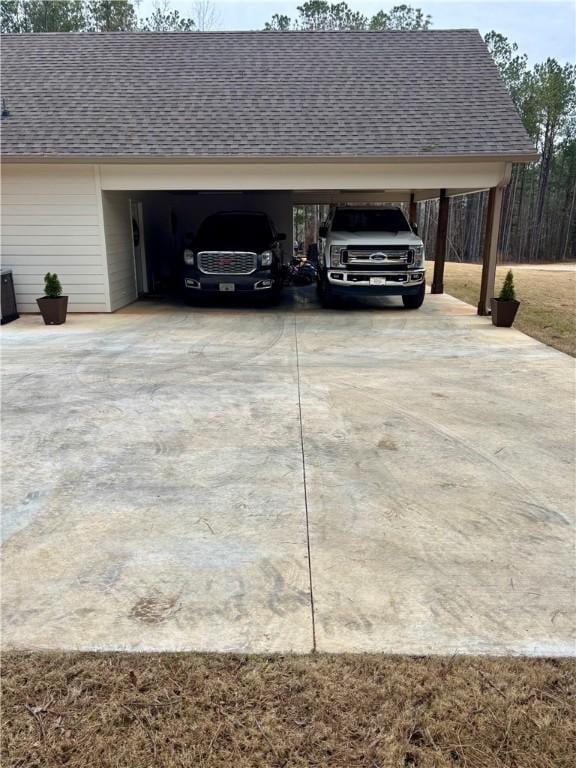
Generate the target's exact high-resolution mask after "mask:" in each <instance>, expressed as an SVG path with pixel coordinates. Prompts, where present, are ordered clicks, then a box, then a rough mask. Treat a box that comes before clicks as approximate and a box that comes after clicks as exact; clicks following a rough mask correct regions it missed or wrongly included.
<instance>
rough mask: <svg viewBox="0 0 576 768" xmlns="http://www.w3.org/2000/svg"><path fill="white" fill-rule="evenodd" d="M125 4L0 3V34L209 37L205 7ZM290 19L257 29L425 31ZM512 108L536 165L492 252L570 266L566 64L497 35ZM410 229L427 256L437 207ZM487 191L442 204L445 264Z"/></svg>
mask: <svg viewBox="0 0 576 768" xmlns="http://www.w3.org/2000/svg"><path fill="white" fill-rule="evenodd" d="M138 6H139V2H137V1H136V2H130V1H129V0H58V2H54V1H53V0H0V21H1V31H2V32H12V33H22V32H80V31H93V32H115V31H170V32H182V31H190V30H206V29H213V28H214V27H216V26H218V23H219V21H220V19H219V14H218V11H217V10H216V7H215V5H214V4H213V3H212V2H211V0H197V2H196V3H194V4H193V8H194V14H193V15H194V18H192V17H187V16H182V15H181V14H180V12H179V11H178V10H176V9H174V8H173V7H172V6H171V4H170V2H169V0H156V1H155V3H154V4H153V6H152V13H151V15H149V16H146V17H141V16H139V14H138ZM296 10H297V16H296V17H294V18H292V17H290V16H286V15H283V14H274V15H273V16H272V17H271V19H270V21H268V22H267V23H266V24H265V29H266V30H274V31H278V32H285V31H289V30H312V31H314V30H325V29H329V30H363V29H368V30H374V31H378V30H425V29H429V28H430V26H431V25H432V18H431V17H430V16H429V15H426V14H424V13H423V12H422V11H421V10H420V9H419V8H413V7H412V6H409V5H404V4H403V5H396V6H393V7H392V8H390V9H389V10H380V11H378V12H377V13H375V14H374V15H373V16H366V15H365V14H363V13H362V12H360V11H356V10H354V9H352V8H351V7H350V6H349V5H348V4H347V3H346V2H338V3H329V2H326V1H325V0H308V2H304V3H303V4H302V5H300V6H298V7H297V9H296ZM485 41H486V44H487V46H488V49H489V51H490V53H491V55H492V57H493V59H494V61H495V63H496V65H497V67H498V70H499V72H500V75H501V77H502V79H503V81H504V83H505V85H506V87H507V88H508V91H509V92H510V95H511V97H512V100H513V102H514V104H515V106H516V109H517V110H518V113H519V115H520V117H521V119H522V121H523V123H524V126H525V128H526V130H527V132H528V134H529V135H530V137H531V138H532V140H533V142H534V145H535V146H536V147H537V149H538V151H539V152H540V159H539V160H538V162H535V163H531V164H528V165H525V164H518V165H514V166H513V169H512V178H511V181H510V184H509V186H508V187H507V188H506V190H505V193H504V201H503V211H502V221H501V227H500V251H501V257H502V260H504V261H513V262H522V261H528V262H530V261H538V260H545V261H558V260H567V259H574V258H576V250H575V249H576V66H575V65H573V64H564V65H562V64H560V63H559V62H558V61H557V60H556V59H553V58H548V59H546V61H544V62H541V63H538V64H535V65H534V66H530V65H529V63H528V59H527V57H526V56H525V55H524V54H521V53H519V51H518V46H517V45H516V44H515V43H513V42H510V41H509V40H508V39H507V38H506V37H504V36H503V35H501V34H499V33H498V32H494V31H492V32H490V33H488V34H487V35H486V37H485ZM418 207H419V225H420V229H421V231H422V234H423V237H424V238H425V240H426V243H427V246H428V248H427V251H428V254H429V255H430V256H431V257H433V256H434V238H435V229H436V223H437V216H438V203H437V201H430V202H427V203H423V204H420V205H419V206H418ZM486 207H487V193H479V194H474V195H464V196H461V197H457V198H452V200H451V214H450V226H449V232H448V254H447V256H448V258H450V259H454V260H458V261H478V260H479V259H480V254H481V253H482V239H483V231H484V227H483V221H484V217H485V213H486ZM317 211H318V207H317V206H316V207H314V208H313V209H311V210H304V209H303V210H302V211H299V212H297V215H296V219H297V223H299V224H300V226H301V227H302V228H303V229H304V230H305V231H306V239H311V238H312V237H313V236H314V234H315V233H316V232H317V222H315V217H316V214H317Z"/></svg>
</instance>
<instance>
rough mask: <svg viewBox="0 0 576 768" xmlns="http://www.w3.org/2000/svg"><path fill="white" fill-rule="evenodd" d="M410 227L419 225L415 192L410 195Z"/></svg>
mask: <svg viewBox="0 0 576 768" xmlns="http://www.w3.org/2000/svg"><path fill="white" fill-rule="evenodd" d="M409 218H410V226H412V225H413V224H417V223H418V216H417V213H416V201H415V200H414V192H412V194H411V195H410V214H409Z"/></svg>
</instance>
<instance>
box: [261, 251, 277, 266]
mask: <svg viewBox="0 0 576 768" xmlns="http://www.w3.org/2000/svg"><path fill="white" fill-rule="evenodd" d="M273 258H274V254H273V253H272V251H263V252H262V253H261V254H260V259H261V262H260V263H261V264H262V266H263V267H269V266H270V265H271V264H272V259H273Z"/></svg>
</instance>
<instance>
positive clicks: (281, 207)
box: [104, 190, 292, 297]
mask: <svg viewBox="0 0 576 768" xmlns="http://www.w3.org/2000/svg"><path fill="white" fill-rule="evenodd" d="M107 194H108V195H109V194H113V193H106V192H104V195H107ZM221 211H262V212H264V213H266V214H267V215H268V216H269V217H270V219H271V220H272V221H273V222H274V224H275V225H276V228H277V230H278V232H282V233H285V234H286V241H285V242H283V243H282V249H283V256H284V263H286V260H287V259H288V258H289V257H290V252H291V248H292V244H291V237H292V193H291V192H285V191H271V192H268V191H262V192H242V191H231V192H220V191H214V192H212V191H209V192H206V191H189V190H175V191H144V192H130V193H129V201H128V208H127V209H126V216H131V218H132V227H133V233H134V260H135V272H136V280H137V291H138V294H139V295H140V296H146V295H151V296H155V297H157V296H162V295H174V294H178V292H179V287H180V285H179V275H180V274H181V271H182V270H181V267H182V250H183V243H184V239H185V237H186V236H187V235H189V234H191V233H192V234H195V233H197V232H198V228H199V226H200V224H201V223H202V221H203V220H204V219H205V218H206V217H207V216H209V215H211V214H213V213H219V212H221Z"/></svg>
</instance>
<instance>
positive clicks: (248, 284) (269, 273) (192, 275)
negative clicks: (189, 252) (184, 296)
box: [184, 269, 281, 294]
mask: <svg viewBox="0 0 576 768" xmlns="http://www.w3.org/2000/svg"><path fill="white" fill-rule="evenodd" d="M231 285H233V286H234V288H230V286H231ZM280 285H281V278H280V275H279V274H278V272H276V271H273V270H271V269H257V270H255V271H254V272H251V273H250V274H248V275H205V274H204V273H203V272H199V271H197V270H192V269H189V270H186V271H185V273H184V290H185V291H186V293H189V294H192V293H194V294H198V293H226V292H228V291H232V292H233V293H260V292H261V291H271V290H273V289H274V288H278V287H280ZM221 286H227V287H226V288H224V287H221Z"/></svg>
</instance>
